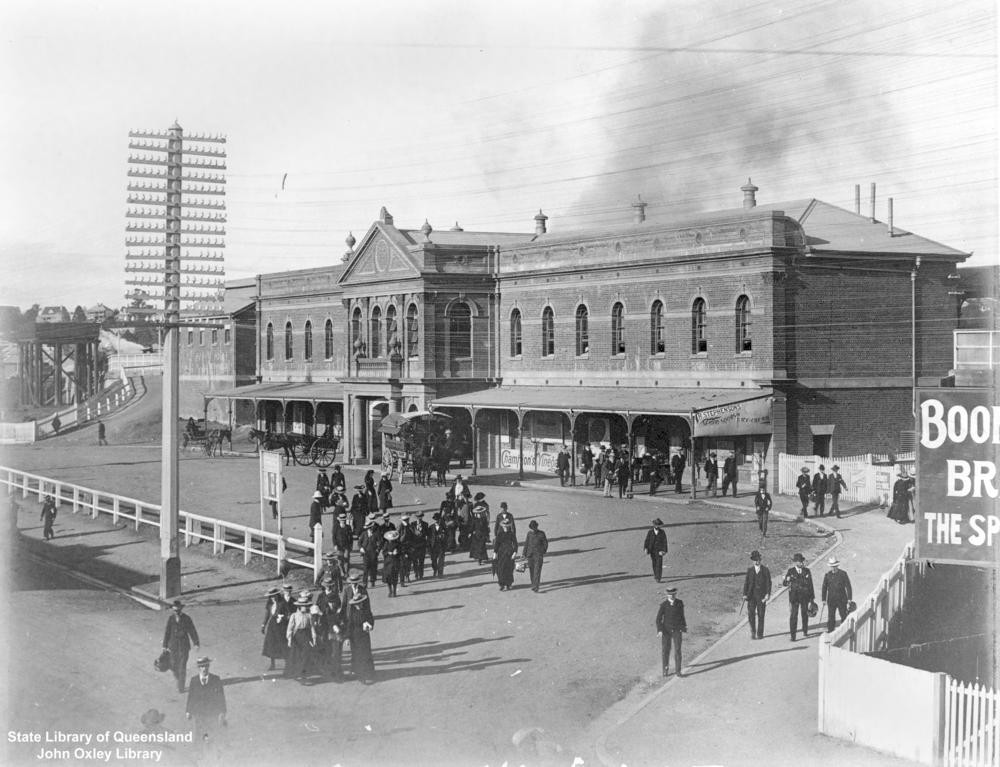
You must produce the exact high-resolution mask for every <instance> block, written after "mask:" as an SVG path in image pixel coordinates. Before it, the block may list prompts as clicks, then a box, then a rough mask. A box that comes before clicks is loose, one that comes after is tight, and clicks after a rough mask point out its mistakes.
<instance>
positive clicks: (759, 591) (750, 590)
mask: <svg viewBox="0 0 1000 767" xmlns="http://www.w3.org/2000/svg"><path fill="white" fill-rule="evenodd" d="M750 559H751V561H752V562H753V564H752V565H751V566H750V567H748V568H747V575H746V578H745V579H744V580H743V599H744V601H745V602H746V603H747V617H748V618H749V619H750V638H751V639H763V638H764V612H765V611H766V609H767V600H769V599H770V598H771V571H770V570H768V569H767V567H766V566H765V565H763V564H761V557H760V552H759V551H757V550H756V549H755V550H753V551H751V552H750Z"/></svg>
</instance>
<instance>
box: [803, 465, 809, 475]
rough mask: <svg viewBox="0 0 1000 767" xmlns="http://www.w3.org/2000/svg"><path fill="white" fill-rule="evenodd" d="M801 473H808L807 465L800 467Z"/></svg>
mask: <svg viewBox="0 0 1000 767" xmlns="http://www.w3.org/2000/svg"><path fill="white" fill-rule="evenodd" d="M802 473H803V474H808V473H809V467H808V466H803V467H802Z"/></svg>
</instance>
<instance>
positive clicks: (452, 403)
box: [431, 386, 771, 437]
mask: <svg viewBox="0 0 1000 767" xmlns="http://www.w3.org/2000/svg"><path fill="white" fill-rule="evenodd" d="M431 407H432V408H434V409H437V408H443V407H476V408H500V409H506V410H521V411H528V410H542V411H556V412H563V413H619V414H622V415H665V416H677V417H681V418H684V419H686V420H688V422H689V423H691V426H692V434H693V435H694V436H698V437H700V436H711V435H736V434H766V433H769V432H770V431H771V390H769V389H767V390H764V389H760V390H756V391H754V390H750V391H748V390H747V389H709V388H698V389H670V388H642V389H635V388H620V387H599V386H579V387H576V386H501V387H499V388H496V389H487V390H485V391H478V392H470V393H468V394H459V395H457V396H454V397H442V398H441V399H437V400H434V401H433V402H432V403H431Z"/></svg>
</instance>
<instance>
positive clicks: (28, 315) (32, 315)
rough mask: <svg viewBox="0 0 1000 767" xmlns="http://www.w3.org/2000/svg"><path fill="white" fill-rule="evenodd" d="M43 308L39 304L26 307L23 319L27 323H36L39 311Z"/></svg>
mask: <svg viewBox="0 0 1000 767" xmlns="http://www.w3.org/2000/svg"><path fill="white" fill-rule="evenodd" d="M41 310H42V307H40V306H39V305H38V304H32V305H31V308H30V309H25V310H24V314H23V315H21V319H23V320H24V322H25V323H26V324H29V325H30V324H34V322H35V320H36V319H37V318H38V313H39V312H40V311H41Z"/></svg>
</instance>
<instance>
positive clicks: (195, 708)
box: [185, 657, 227, 743]
mask: <svg viewBox="0 0 1000 767" xmlns="http://www.w3.org/2000/svg"><path fill="white" fill-rule="evenodd" d="M211 662H212V659H211V658H205V657H202V658H198V674H197V675H196V676H193V677H191V684H190V689H189V690H188V698H187V707H186V709H185V716H186V717H187V718H188V719H194V727H195V742H197V743H203V742H204V741H207V740H210V739H211V737H212V736H213V735H214V734H215V732H216V731H217V729H218V728H219V727H225V726H226V724H227V722H226V692H225V689H224V688H223V686H222V680H221V679H220V678H219V677H218V676H216V675H215V674H212V673H210V672H209V670H208V669H209V664H211Z"/></svg>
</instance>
